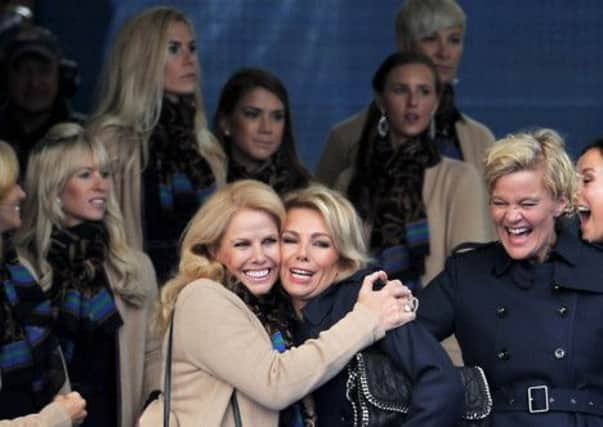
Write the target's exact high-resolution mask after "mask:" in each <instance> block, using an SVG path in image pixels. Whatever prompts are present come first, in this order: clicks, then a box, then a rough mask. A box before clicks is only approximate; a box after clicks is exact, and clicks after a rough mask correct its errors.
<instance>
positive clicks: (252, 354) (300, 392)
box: [140, 279, 384, 427]
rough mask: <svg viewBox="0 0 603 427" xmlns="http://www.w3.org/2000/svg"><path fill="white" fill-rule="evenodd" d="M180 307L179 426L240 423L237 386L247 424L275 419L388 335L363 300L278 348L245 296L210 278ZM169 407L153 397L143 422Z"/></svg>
mask: <svg viewBox="0 0 603 427" xmlns="http://www.w3.org/2000/svg"><path fill="white" fill-rule="evenodd" d="M175 310H176V311H175V317H174V332H173V334H174V337H173V350H172V351H173V353H172V400H171V411H172V421H173V423H171V424H170V425H173V426H180V427H194V426H195V427H196V426H199V427H200V426H203V427H231V426H234V419H233V415H232V407H231V405H230V397H231V395H232V393H233V392H234V391H235V390H236V397H237V400H238V404H239V408H240V411H241V419H242V423H243V426H262V427H276V426H277V425H278V416H279V411H280V410H281V409H284V408H285V407H287V406H288V405H289V404H291V403H292V402H295V401H297V400H299V399H301V398H302V397H304V396H305V395H306V394H308V393H309V392H311V391H312V390H313V389H315V388H317V387H318V386H320V385H322V384H323V383H324V382H326V381H327V380H329V379H330V378H332V377H333V376H334V375H335V374H337V373H338V372H339V371H340V370H341V369H342V368H343V367H344V366H345V365H346V364H347V362H348V361H349V360H350V359H351V357H352V356H353V355H354V354H355V353H356V352H357V351H358V350H360V349H362V348H364V347H366V346H368V345H370V344H372V343H373V342H374V341H376V340H378V339H380V338H382V337H383V335H384V331H383V330H382V329H381V328H379V327H378V325H377V317H376V316H375V315H374V314H373V313H372V312H370V311H369V310H367V309H366V308H365V307H364V306H362V305H360V304H356V306H355V307H354V310H353V311H352V312H350V313H349V314H348V315H347V316H346V317H345V318H344V319H343V320H341V321H340V322H339V323H338V324H337V325H335V326H334V327H333V328H331V329H330V330H328V331H325V332H323V333H322V334H321V335H320V337H319V338H318V339H313V340H309V341H307V342H306V343H305V344H304V345H302V346H299V347H296V348H292V349H290V350H288V351H286V352H284V353H278V352H277V351H276V350H273V348H272V343H271V340H270V337H269V336H268V334H267V333H266V330H265V329H264V327H263V326H262V324H261V323H260V321H259V320H258V318H257V317H256V316H255V315H254V314H253V313H252V312H251V311H250V310H249V308H247V306H246V305H245V303H244V302H243V301H242V300H241V299H239V298H238V297H237V296H236V295H235V294H234V293H232V292H231V291H229V290H227V289H226V288H225V287H224V286H223V285H221V284H219V283H216V282H213V281H210V280H207V279H200V280H196V281H194V282H192V283H190V284H189V285H187V286H186V287H185V288H184V289H183V290H182V291H181V292H180V295H179V296H178V301H177V303H176V308H175ZM166 335H167V334H166ZM166 342H167V341H166ZM162 407H163V405H162V400H161V399H159V400H156V401H155V402H153V404H151V406H149V407H148V408H147V410H146V411H145V413H144V414H143V416H142V418H141V424H140V425H141V427H146V426H160V425H161V424H162V423H161V416H162V410H163V409H162Z"/></svg>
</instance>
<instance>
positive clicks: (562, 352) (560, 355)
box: [555, 348, 565, 360]
mask: <svg viewBox="0 0 603 427" xmlns="http://www.w3.org/2000/svg"><path fill="white" fill-rule="evenodd" d="M564 357H565V350H564V349H562V348H557V349H555V359H557V360H561V359H563V358H564Z"/></svg>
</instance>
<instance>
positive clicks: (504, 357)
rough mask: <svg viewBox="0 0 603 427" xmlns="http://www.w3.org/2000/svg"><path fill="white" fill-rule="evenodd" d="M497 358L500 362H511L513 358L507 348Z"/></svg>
mask: <svg viewBox="0 0 603 427" xmlns="http://www.w3.org/2000/svg"><path fill="white" fill-rule="evenodd" d="M496 357H498V360H509V359H510V358H511V354H510V353H509V351H508V350H507V349H506V348H503V349H502V350H500V351H499V352H498V354H497V355H496Z"/></svg>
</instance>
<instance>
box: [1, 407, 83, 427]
mask: <svg viewBox="0 0 603 427" xmlns="http://www.w3.org/2000/svg"><path fill="white" fill-rule="evenodd" d="M0 427H71V418H70V417H69V414H68V413H67V411H66V410H65V408H64V407H63V406H62V405H60V404H58V403H50V404H48V405H46V406H45V407H44V408H43V409H42V410H41V411H40V412H38V413H37V414H31V415H27V416H25V417H19V418H15V419H14V420H2V421H0Z"/></svg>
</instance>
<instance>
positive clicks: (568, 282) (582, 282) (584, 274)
mask: <svg viewBox="0 0 603 427" xmlns="http://www.w3.org/2000/svg"><path fill="white" fill-rule="evenodd" d="M550 256H551V257H552V261H551V262H553V263H554V268H553V284H552V285H553V286H560V287H561V288H566V289H574V290H581V291H588V292H596V293H603V284H602V283H601V281H600V280H598V279H593V278H600V277H603V249H601V248H600V247H595V246H593V245H591V244H589V243H586V242H584V241H583V240H582V239H580V238H579V237H578V236H577V235H576V234H575V233H574V232H572V231H571V230H567V229H566V228H562V229H561V230H559V232H558V234H557V242H556V244H555V246H554V247H553V249H552V251H551V254H550ZM518 264H519V262H518V261H515V260H513V259H511V258H510V257H509V255H508V254H507V252H506V251H505V249H504V247H503V245H502V244H501V243H499V244H498V245H497V247H496V253H495V259H494V274H495V275H496V276H502V275H504V274H507V273H508V274H511V275H512V276H514V277H513V278H514V281H515V282H516V284H517V285H518V286H519V287H522V288H524V287H527V286H525V281H524V278H523V277H521V274H519V275H518V274H515V272H514V271H513V270H517V268H516V266H517V265H518Z"/></svg>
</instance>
